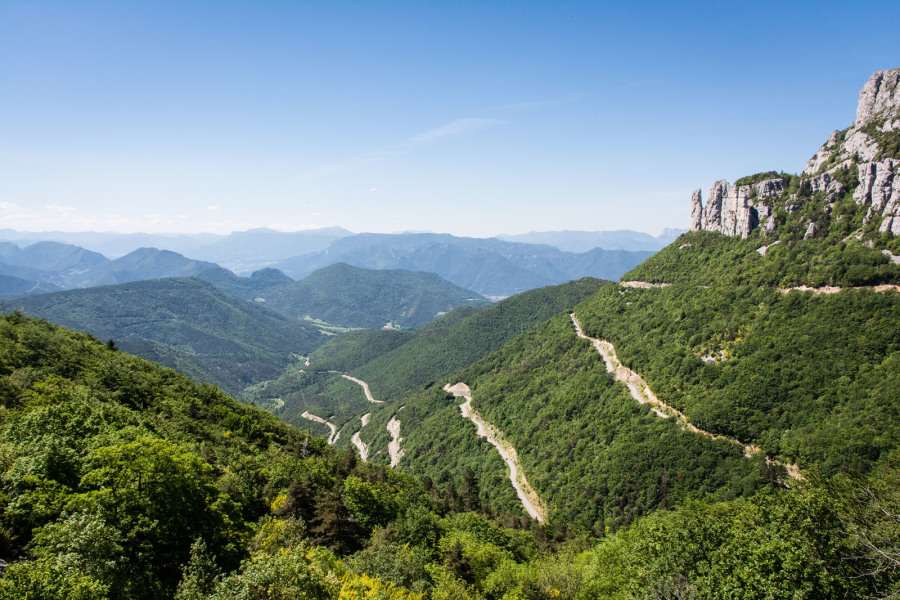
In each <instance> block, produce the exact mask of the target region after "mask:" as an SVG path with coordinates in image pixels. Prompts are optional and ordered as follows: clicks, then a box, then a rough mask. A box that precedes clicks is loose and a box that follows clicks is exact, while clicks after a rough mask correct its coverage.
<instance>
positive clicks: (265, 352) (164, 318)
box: [16, 278, 323, 391]
mask: <svg viewBox="0 0 900 600" xmlns="http://www.w3.org/2000/svg"><path fill="white" fill-rule="evenodd" d="M16 304H17V305H18V306H20V307H21V308H22V309H23V310H24V311H25V312H26V313H27V314H31V315H34V316H40V317H43V318H46V319H48V320H50V321H53V322H55V323H60V324H62V325H66V326H67V327H70V328H73V329H80V330H85V331H89V332H90V333H92V334H94V335H95V336H97V337H99V338H101V339H104V340H105V339H114V340H116V341H117V342H119V343H121V344H123V345H125V346H128V347H129V348H131V349H133V350H134V351H135V352H139V353H140V354H141V355H144V354H145V353H146V355H147V356H148V357H153V358H157V357H159V353H160V351H161V350H160V348H159V347H158V346H156V345H155V344H162V345H164V346H167V347H169V348H172V349H174V350H175V351H177V353H176V354H175V355H174V356H176V357H177V360H175V359H174V358H173V360H175V362H173V363H172V366H178V367H179V368H182V365H183V364H184V363H185V361H189V362H190V363H192V364H193V367H191V368H190V369H187V368H186V369H184V370H185V371H186V372H189V373H191V374H195V373H202V377H201V379H202V380H203V381H207V382H209V383H215V384H217V385H221V386H222V387H223V388H224V389H230V390H233V391H238V390H240V389H243V388H244V387H246V386H247V385H251V384H253V383H256V382H258V381H260V380H265V379H271V378H273V377H275V376H277V374H278V373H279V372H280V371H281V370H282V369H284V368H285V367H286V366H287V365H288V364H290V363H291V362H292V361H293V360H294V359H293V358H292V354H294V353H297V354H307V353H308V352H310V351H311V350H313V349H314V348H315V347H316V346H318V345H319V344H320V343H321V341H322V338H323V336H322V335H321V334H320V333H319V332H318V331H317V330H316V329H315V328H313V327H310V326H307V325H304V324H302V323H298V322H296V321H292V320H290V319H287V318H285V317H283V316H281V315H279V314H277V313H275V312H273V311H270V310H268V309H266V308H264V307H261V306H259V305H257V304H255V303H252V302H247V301H245V300H241V299H239V298H234V297H232V296H229V295H227V294H225V293H223V292H221V291H219V290H217V289H216V288H215V287H214V286H213V285H211V284H209V283H206V282H204V281H201V280H199V279H193V278H172V279H158V280H150V281H141V282H136V283H129V284H122V285H117V286H101V287H94V288H87V289H83V290H69V291H65V292H56V293H52V294H44V295H40V296H31V297H28V298H21V299H19V300H17V301H16ZM146 342H154V343H155V344H149V345H148V344H147V343H146Z"/></svg>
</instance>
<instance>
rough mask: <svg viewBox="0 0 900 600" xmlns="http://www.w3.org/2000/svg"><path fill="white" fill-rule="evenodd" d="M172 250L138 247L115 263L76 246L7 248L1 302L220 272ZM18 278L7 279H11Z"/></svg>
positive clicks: (0, 269) (0, 262)
mask: <svg viewBox="0 0 900 600" xmlns="http://www.w3.org/2000/svg"><path fill="white" fill-rule="evenodd" d="M216 267H218V265H216V264H215V263H211V262H205V261H198V260H192V259H189V258H186V257H184V256H182V255H181V254H178V253H176V252H171V251H169V250H157V249H156V248H139V249H137V250H135V251H133V252H131V253H129V254H126V255H125V256H122V257H120V258H117V259H116V260H110V259H108V258H106V257H105V256H103V255H102V254H100V253H97V252H93V251H90V250H86V249H84V248H81V247H79V246H74V245H72V244H63V243H60V242H37V243H34V244H31V245H30V246H26V247H25V248H19V247H18V246H16V245H14V244H4V245H3V246H2V255H0V275H5V276H6V277H7V279H0V298H15V297H18V296H22V295H28V294H37V293H43V292H48V291H53V290H56V289H73V288H85V287H92V286H97V285H113V284H117V283H128V282H131V281H141V280H145V279H156V278H159V277H181V276H187V275H194V274H196V273H199V272H200V271H204V270H207V269H211V268H216ZM10 277H11V278H14V279H8V278H10Z"/></svg>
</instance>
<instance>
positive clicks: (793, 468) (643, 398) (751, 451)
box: [569, 313, 801, 479]
mask: <svg viewBox="0 0 900 600" xmlns="http://www.w3.org/2000/svg"><path fill="white" fill-rule="evenodd" d="M569 316H570V317H571V318H572V324H573V325H575V333H576V334H577V335H578V337H580V338H582V339H585V340H588V341H589V342H591V344H592V345H593V346H594V348H596V349H597V352H599V353H600V356H602V357H603V362H604V363H606V370H607V372H609V373H612V375H613V377H614V378H615V380H616V381H621V382H622V383H624V384H625V385H626V387H628V391H630V392H631V397H632V398H634V399H635V400H637V401H638V402H640V403H641V404H647V405H648V406H650V410H652V411H653V412H654V413H656V414H657V415H659V416H660V417H662V418H664V419H668V418H670V417H675V418H676V419H677V420H678V423H679V424H680V425H681V427H682V429H685V430H687V431H691V432H693V433H699V434H700V435H705V436H706V437H708V438H712V439H714V440H726V441H729V442H731V443H733V444H738V445H739V446H741V447H742V448H743V449H744V456H746V457H747V458H751V457H753V456H755V455H757V454H759V453H760V452H762V450H761V449H760V448H759V446H757V445H755V444H744V443H742V442H740V441H738V440H736V439H734V438H730V437H728V436H724V435H716V434H713V433H710V432H708V431H704V430H703V429H700V428H699V427H697V426H696V425H694V424H693V423H691V422H690V421H688V418H687V417H686V416H685V415H684V413H682V412H681V411H680V410H678V409H677V408H675V407H673V406H669V405H668V404H666V403H665V402H663V401H662V400H660V399H659V398H658V397H657V396H656V394H654V393H653V390H651V389H650V386H649V385H647V382H646V381H644V379H643V378H642V377H641V376H640V375H638V374H637V373H635V372H634V371H632V370H631V369H629V368H628V367H626V366H624V365H623V364H622V363H621V362H620V361H619V357H618V356H617V355H616V349H615V348H614V347H613V345H612V344H610V343H609V342H607V341H606V340H600V339H597V338H592V337H590V336H588V335H587V334H585V333H584V330H583V329H582V328H581V323H580V322H579V321H578V318H577V317H576V316H575V313H571V314H570V315H569ZM766 463H768V464H775V465H779V466H782V467H784V468H785V469H786V470H787V473H788V475H789V476H790V477H792V478H794V479H799V478H800V477H801V476H800V469H799V468H798V467H797V465H792V464H790V463H782V462H779V461H776V460H771V459H770V458H769V457H766Z"/></svg>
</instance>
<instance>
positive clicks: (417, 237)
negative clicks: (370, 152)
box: [275, 233, 653, 297]
mask: <svg viewBox="0 0 900 600" xmlns="http://www.w3.org/2000/svg"><path fill="white" fill-rule="evenodd" d="M651 254H653V252H650V251H640V252H630V251H626V250H603V249H600V248H595V249H594V250H591V251H589V252H584V253H581V254H575V253H572V252H564V251H562V250H559V249H557V248H554V247H552V246H546V245H538V244H522V243H518V242H506V241H503V240H499V239H496V238H466V237H456V236H452V235H449V234H437V233H417V234H376V233H362V234H359V235H354V236H351V237H345V238H342V239H340V240H337V241H335V242H333V243H332V244H331V245H330V246H329V247H328V248H327V249H326V250H323V251H321V252H316V253H312V254H306V255H303V256H297V257H293V258H289V259H286V260H283V261H280V262H278V263H276V264H275V266H276V267H277V268H279V269H281V270H282V271H284V272H285V273H287V274H288V275H290V276H291V277H294V278H300V277H304V276H306V275H308V274H309V273H312V272H313V271H315V270H317V269H321V268H323V267H326V266H328V265H331V264H334V263H336V262H345V263H347V264H351V265H354V266H357V267H363V268H366V269H407V270H410V271H429V272H432V273H437V274H438V275H440V276H441V277H443V278H444V279H446V280H448V281H451V282H453V283H455V284H456V285H458V286H460V287H463V288H467V289H471V290H475V291H476V292H478V293H480V294H484V295H486V296H495V297H506V296H511V295H513V294H517V293H519V292H523V291H525V290H529V289H534V288H538V287H543V286H546V285H555V284H558V283H563V282H565V281H571V280H573V279H580V278H581V277H586V276H588V277H597V278H599V279H611V280H615V279H618V278H619V277H620V276H621V275H622V274H623V273H624V272H626V271H628V270H630V269H631V268H633V267H635V266H637V265H638V264H640V263H641V262H642V261H643V260H644V259H645V258H647V257H648V256H650V255H651Z"/></svg>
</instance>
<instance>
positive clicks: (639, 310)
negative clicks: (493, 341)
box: [578, 285, 900, 474]
mask: <svg viewBox="0 0 900 600" xmlns="http://www.w3.org/2000/svg"><path fill="white" fill-rule="evenodd" d="M578 314H579V318H580V319H581V320H582V323H583V324H584V327H585V329H586V331H587V332H589V333H590V335H592V336H594V337H598V338H602V339H606V340H608V341H610V342H612V343H613V344H614V345H615V347H616V349H617V352H618V355H619V358H620V360H622V362H623V363H625V364H626V365H628V366H629V367H631V368H633V369H634V370H635V371H637V372H639V373H640V374H641V375H642V376H643V377H644V378H645V379H646V380H647V381H648V383H649V384H650V386H651V388H652V389H653V390H654V392H656V394H657V395H658V396H660V397H661V398H664V399H665V401H666V402H667V403H668V404H670V405H673V406H675V407H676V408H678V409H679V410H681V411H683V412H684V413H685V414H686V415H687V417H688V418H689V419H690V421H691V422H692V423H694V424H695V425H697V426H698V427H700V428H702V429H705V430H708V431H710V432H713V433H720V434H725V435H728V436H732V437H735V438H737V439H739V440H741V441H743V442H752V443H755V444H757V445H759V446H760V447H761V448H762V449H763V450H764V451H765V452H766V453H767V454H769V455H770V456H773V457H777V456H781V457H784V458H786V459H789V461H791V462H798V463H799V464H800V465H801V466H802V467H808V466H812V465H816V466H818V467H820V468H821V469H823V470H824V472H826V473H829V474H832V473H835V472H837V471H839V470H842V469H850V470H856V471H865V470H868V469H869V468H871V467H872V465H874V464H875V463H877V462H879V461H880V460H883V459H884V458H885V457H886V456H887V455H888V453H889V452H890V451H891V450H892V449H894V448H897V447H898V444H900V430H898V429H897V423H898V416H900V414H898V411H900V406H898V404H897V402H896V398H897V396H896V390H897V389H900V387H898V386H900V379H898V377H900V331H898V329H897V327H896V323H897V322H898V319H900V294H897V293H896V292H892V291H889V292H883V293H879V292H875V291H871V290H844V291H842V292H840V293H837V294H830V295H815V294H812V293H809V292H801V291H791V292H787V293H785V292H784V291H780V290H777V289H774V288H759V287H753V286H738V287H730V286H718V285H717V286H712V287H709V288H703V287H697V286H693V285H672V286H670V287H666V288H657V289H631V288H619V289H614V288H610V289H604V290H601V291H600V292H599V293H598V294H597V295H595V296H594V297H593V298H591V299H590V300H588V301H587V302H585V303H584V304H583V305H582V306H581V307H579V311H578Z"/></svg>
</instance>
